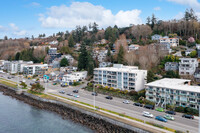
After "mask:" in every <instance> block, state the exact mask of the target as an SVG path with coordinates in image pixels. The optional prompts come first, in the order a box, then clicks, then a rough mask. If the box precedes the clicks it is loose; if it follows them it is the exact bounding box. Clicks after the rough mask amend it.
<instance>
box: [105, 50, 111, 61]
mask: <svg viewBox="0 0 200 133" xmlns="http://www.w3.org/2000/svg"><path fill="white" fill-rule="evenodd" d="M106 58H107V61H108V62H111V52H110V48H108V52H107V57H106Z"/></svg>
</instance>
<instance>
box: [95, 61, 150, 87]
mask: <svg viewBox="0 0 200 133" xmlns="http://www.w3.org/2000/svg"><path fill="white" fill-rule="evenodd" d="M146 79H147V70H138V67H137V66H124V65H122V64H114V65H113V67H104V68H95V69H94V83H95V84H101V85H103V86H109V87H113V88H115V89H120V90H129V91H131V90H135V91H140V90H142V89H144V85H145V83H146Z"/></svg>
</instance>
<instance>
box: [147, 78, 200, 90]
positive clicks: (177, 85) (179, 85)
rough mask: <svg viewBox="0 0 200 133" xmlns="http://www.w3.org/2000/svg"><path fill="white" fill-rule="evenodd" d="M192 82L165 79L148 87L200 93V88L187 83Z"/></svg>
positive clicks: (149, 84)
mask: <svg viewBox="0 0 200 133" xmlns="http://www.w3.org/2000/svg"><path fill="white" fill-rule="evenodd" d="M190 81H191V80H188V79H175V78H164V79H160V80H157V81H154V82H151V83H148V84H146V86H154V87H163V88H169V89H175V90H181V91H190V92H197V93H200V86H192V85H188V84H187V83H188V82H190Z"/></svg>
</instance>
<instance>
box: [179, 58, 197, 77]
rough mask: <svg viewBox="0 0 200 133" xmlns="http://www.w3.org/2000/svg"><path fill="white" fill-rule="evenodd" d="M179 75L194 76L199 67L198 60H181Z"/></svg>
mask: <svg viewBox="0 0 200 133" xmlns="http://www.w3.org/2000/svg"><path fill="white" fill-rule="evenodd" d="M180 60H181V61H180V62H179V75H193V74H194V72H195V70H196V68H197V67H198V66H199V63H198V60H197V58H180Z"/></svg>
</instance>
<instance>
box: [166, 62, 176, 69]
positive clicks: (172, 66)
mask: <svg viewBox="0 0 200 133" xmlns="http://www.w3.org/2000/svg"><path fill="white" fill-rule="evenodd" d="M165 71H178V62H166V63H165Z"/></svg>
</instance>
